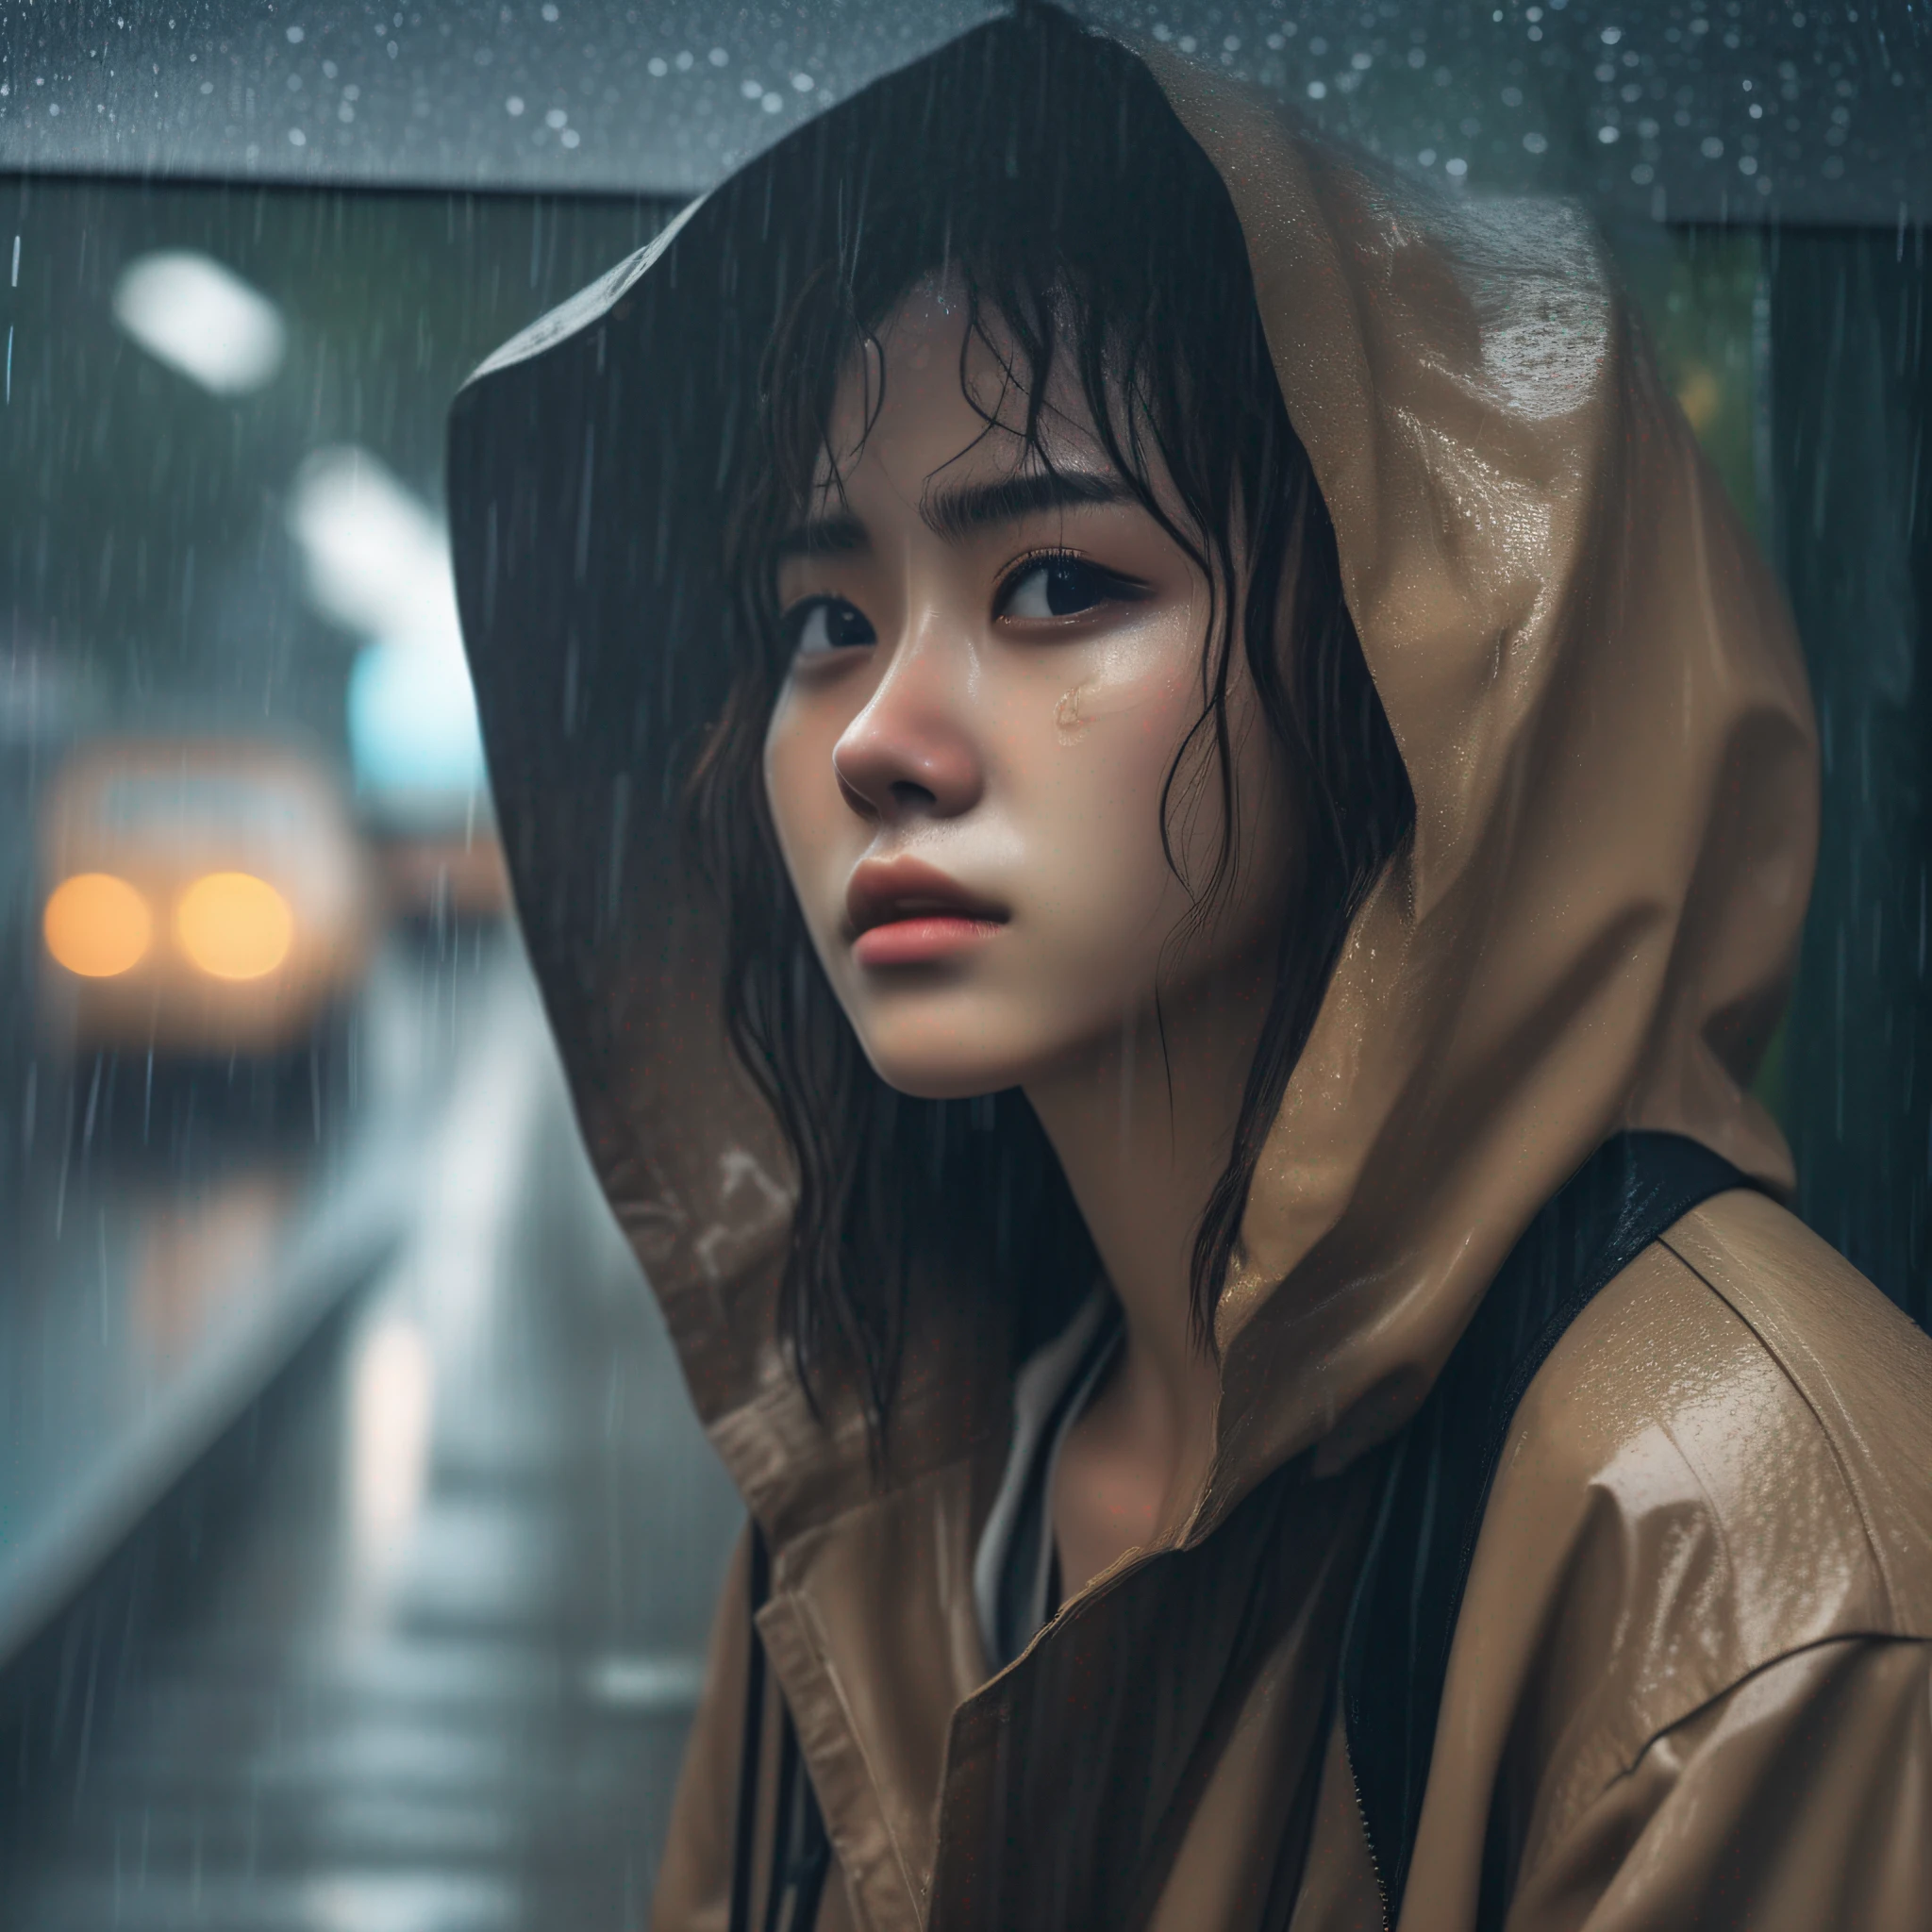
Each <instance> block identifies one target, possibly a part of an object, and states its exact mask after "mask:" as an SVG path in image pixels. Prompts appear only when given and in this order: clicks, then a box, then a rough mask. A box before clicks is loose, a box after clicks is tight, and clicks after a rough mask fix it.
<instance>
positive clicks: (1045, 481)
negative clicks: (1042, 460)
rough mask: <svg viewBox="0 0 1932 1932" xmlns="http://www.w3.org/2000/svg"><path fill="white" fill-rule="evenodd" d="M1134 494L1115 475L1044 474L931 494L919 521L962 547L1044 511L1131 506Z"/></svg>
mask: <svg viewBox="0 0 1932 1932" xmlns="http://www.w3.org/2000/svg"><path fill="white" fill-rule="evenodd" d="M1135 500H1136V499H1135V496H1134V492H1133V491H1131V490H1129V489H1128V488H1127V486H1126V484H1125V483H1124V481H1123V480H1122V479H1121V478H1120V477H1119V476H1117V475H1113V474H1112V473H1111V472H1110V471H1091V470H1044V471H1040V472H1038V473H1035V474H1032V475H1022V476H1007V477H1004V478H1002V479H1001V480H1000V481H999V482H997V483H957V484H954V485H952V486H951V487H949V488H947V489H944V490H929V491H926V493H925V497H924V501H923V502H922V503H921V504H920V506H919V515H920V520H921V521H922V522H923V523H924V525H925V526H926V528H927V529H929V530H930V531H931V532H932V533H933V535H934V536H936V537H943V538H945V539H946V540H947V541H950V542H958V541H960V539H962V538H965V537H971V536H975V535H977V534H978V532H980V531H981V530H988V529H992V528H994V527H996V526H997V525H1001V524H1018V523H1024V521H1025V520H1026V518H1028V517H1033V516H1039V515H1040V514H1041V512H1042V511H1044V510H1052V509H1077V508H1084V507H1086V506H1088V505H1091V504H1100V503H1132V502H1134V501H1135Z"/></svg>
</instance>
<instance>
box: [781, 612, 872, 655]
mask: <svg viewBox="0 0 1932 1932" xmlns="http://www.w3.org/2000/svg"><path fill="white" fill-rule="evenodd" d="M784 628H785V641H786V645H787V647H788V649H789V650H790V651H791V655H792V656H793V657H795V658H818V657H823V656H824V654H825V653H826V652H827V651H838V650H844V649H847V648H849V647H851V646H853V645H857V644H874V643H876V642H877V641H878V633H877V632H876V631H874V629H873V627H872V622H871V620H870V619H869V618H868V617H867V616H866V614H865V612H864V611H862V610H861V609H860V608H858V605H856V604H848V603H846V601H845V600H844V598H842V597H811V598H808V599H807V601H806V602H805V603H803V604H794V605H793V606H792V607H791V609H790V610H788V611H787V612H786V613H785V618H784Z"/></svg>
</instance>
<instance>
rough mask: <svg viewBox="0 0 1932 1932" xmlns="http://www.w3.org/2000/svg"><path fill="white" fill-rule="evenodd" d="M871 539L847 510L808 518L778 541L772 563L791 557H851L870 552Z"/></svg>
mask: <svg viewBox="0 0 1932 1932" xmlns="http://www.w3.org/2000/svg"><path fill="white" fill-rule="evenodd" d="M871 548H872V537H871V535H870V533H869V532H868V531H867V529H866V527H865V525H863V524H862V523H860V522H859V521H858V518H857V517H856V516H854V515H853V514H852V512H851V511H850V510H840V511H838V512H837V513H836V514H835V515H832V516H828V517H808V518H807V519H806V521H805V522H804V523H802V524H794V525H792V526H791V529H789V530H787V531H786V532H785V534H784V535H783V536H782V537H780V538H779V539H778V542H777V546H776V553H775V560H776V561H777V562H779V563H783V562H784V561H785V559H786V558H791V557H850V556H852V555H854V554H855V553H856V552H858V551H864V550H870V549H871Z"/></svg>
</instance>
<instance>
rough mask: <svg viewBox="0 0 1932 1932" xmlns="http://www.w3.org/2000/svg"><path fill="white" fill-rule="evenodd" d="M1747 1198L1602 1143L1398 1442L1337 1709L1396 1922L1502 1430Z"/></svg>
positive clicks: (1660, 1141)
mask: <svg viewBox="0 0 1932 1932" xmlns="http://www.w3.org/2000/svg"><path fill="white" fill-rule="evenodd" d="M1751 1185H1753V1184H1752V1183H1751V1182H1750V1181H1749V1180H1747V1179H1746V1178H1745V1176H1744V1175H1743V1174H1740V1173H1739V1172H1738V1170H1737V1169H1736V1168H1734V1167H1733V1166H1732V1165H1731V1164H1730V1162H1729V1161H1727V1160H1724V1159H1723V1158H1720V1157H1719V1156H1718V1155H1715V1154H1713V1153H1711V1152H1710V1150H1709V1149H1708V1148H1707V1147H1703V1146H1700V1145H1699V1144H1698V1143H1697V1142H1696V1141H1691V1140H1687V1139H1685V1138H1684V1137H1683V1136H1682V1135H1678V1134H1654V1133H1630V1134H1619V1135H1617V1136H1615V1137H1614V1138H1613V1139H1612V1140H1609V1141H1606V1142H1605V1143H1604V1145H1603V1146H1602V1147H1600V1148H1599V1149H1598V1150H1597V1151H1596V1153H1595V1154H1593V1155H1592V1156H1591V1158H1590V1159H1589V1160H1587V1161H1586V1162H1585V1163H1584V1164H1583V1166H1582V1167H1581V1168H1579V1169H1578V1170H1577V1172H1576V1173H1575V1174H1574V1175H1573V1176H1572V1177H1571V1179H1570V1180H1569V1182H1568V1183H1567V1184H1566V1185H1565V1186H1564V1187H1563V1189H1562V1191H1560V1192H1559V1193H1557V1196H1556V1197H1555V1198H1554V1199H1553V1200H1551V1201H1550V1202H1548V1203H1547V1204H1546V1205H1545V1206H1544V1208H1542V1210H1541V1213H1539V1214H1538V1215H1537V1217H1536V1219H1535V1220H1534V1221H1533V1222H1532V1223H1531V1224H1530V1225H1529V1228H1528V1230H1527V1231H1526V1232H1525V1233H1524V1237H1523V1239H1522V1240H1521V1241H1518V1242H1517V1244H1516V1246H1515V1247H1514V1248H1513V1249H1512V1250H1511V1251H1510V1254H1509V1257H1508V1259H1507V1260H1506V1261H1505V1262H1504V1264H1503V1267H1502V1270H1501V1272H1500V1273H1499V1274H1497V1276H1496V1278H1495V1281H1494V1282H1493V1283H1492V1284H1491V1287H1490V1290H1489V1291H1488V1293H1487V1294H1485V1295H1484V1297H1483V1300H1482V1303H1481V1305H1480V1307H1478V1308H1477V1310H1476V1312H1475V1315H1474V1318H1473V1319H1472V1320H1471V1322H1470V1324H1469V1327H1468V1329H1467V1330H1466V1331H1465V1332H1464V1334H1463V1337H1462V1340H1461V1341H1459V1342H1458V1343H1457V1346H1456V1350H1455V1352H1454V1354H1452V1355H1451V1356H1450V1357H1449V1361H1448V1364H1447V1366H1446V1367H1445V1368H1444V1370H1443V1372H1442V1374H1441V1378H1440V1379H1439V1380H1438V1382H1437V1383H1436V1386H1435V1388H1434V1389H1433V1390H1431V1391H1430V1392H1429V1396H1428V1399H1427V1400H1426V1401H1425V1402H1424V1404H1423V1407H1422V1408H1421V1409H1420V1411H1418V1413H1417V1415H1416V1416H1415V1419H1414V1420H1413V1421H1412V1422H1411V1423H1409V1424H1408V1425H1407V1428H1405V1429H1404V1431H1403V1432H1402V1434H1401V1436H1400V1437H1399V1438H1398V1439H1397V1441H1396V1444H1395V1447H1394V1450H1393V1454H1392V1458H1391V1467H1390V1472H1389V1476H1388V1480H1387V1483H1386V1485H1385V1487H1384V1489H1383V1492H1382V1499H1381V1504H1380V1507H1379V1510H1378V1512H1377V1516H1376V1521H1375V1526H1374V1532H1373V1534H1372V1537H1371V1541H1370V1544H1369V1551H1368V1555H1367V1557H1366V1558H1365V1559H1364V1562H1363V1565H1362V1572H1361V1575H1360V1578H1359V1580H1358V1582H1357V1586H1356V1594H1355V1601H1354V1603H1353V1605H1352V1606H1351V1607H1350V1610H1349V1619H1348V1626H1347V1630H1346V1633H1345V1636H1344V1638H1343V1643H1342V1661H1341V1707H1342V1716H1343V1722H1344V1723H1345V1724H1346V1725H1347V1729H1348V1753H1349V1758H1350V1761H1351V1764H1352V1766H1353V1768H1354V1771H1355V1778H1356V1788H1357V1793H1358V1794H1359V1796H1360V1799H1361V1807H1362V1816H1363V1820H1364V1822H1365V1824H1366V1825H1367V1827H1368V1836H1369V1845H1370V1850H1371V1852H1372V1854H1373V1856H1374V1863H1375V1871H1376V1875H1377V1877H1378V1878H1379V1879H1380V1881H1381V1884H1382V1890H1383V1897H1384V1903H1385V1905H1386V1907H1387V1908H1388V1914H1389V1920H1390V1923H1391V1924H1393V1923H1394V1922H1395V1920H1396V1918H1397V1917H1398V1916H1399V1914H1400V1912H1401V1910H1402V1895H1403V1890H1404V1887H1405V1886H1406V1885H1407V1879H1408V1864H1409V1857H1410V1854H1411V1853H1412V1852H1413V1850H1414V1848H1415V1834H1416V1826H1417V1824H1418V1823H1419V1822H1420V1820H1421V1817H1422V1808H1423V1790H1424V1785H1425V1784H1426V1783H1427V1780H1428V1774H1429V1757H1430V1753H1431V1752H1432V1750H1433V1749H1434V1746H1435V1741H1436V1720H1437V1715H1438V1712H1439V1710H1440V1707H1441V1702H1442V1684H1443V1679H1444V1677H1445V1676H1446V1674H1447V1673H1448V1667H1449V1646H1450V1643H1451V1641H1453V1639H1454V1637H1455V1635H1456V1620H1457V1615H1458V1613H1459V1612H1460V1610H1461V1607H1462V1593H1463V1589H1464V1587H1465V1585H1466V1584H1467V1582H1468V1580H1469V1566H1470V1560H1471V1558H1472V1557H1474V1554H1475V1541H1476V1535H1477V1532H1478V1531H1479V1530H1480V1528H1481V1527H1482V1519H1483V1510H1484V1508H1485V1507H1486V1506H1487V1504H1488V1502H1489V1495H1490V1484H1491V1480H1492V1479H1493V1477H1494V1475H1495V1471H1496V1463H1497V1461H1498V1459H1499V1458H1500V1457H1501V1456H1502V1453H1503V1444H1504V1441H1505V1439H1506V1438H1507V1435H1508V1433H1509V1424H1510V1421H1511V1419H1512V1418H1513V1417H1514V1415H1515V1413H1516V1407H1517V1405H1518V1404H1519V1403H1520V1402H1521V1401H1522V1400H1523V1395H1524V1391H1525V1390H1527V1389H1528V1387H1529V1384H1530V1381H1531V1379H1532V1378H1533V1377H1534V1376H1535V1374H1536V1372H1537V1371H1538V1370H1539V1369H1540V1368H1541V1367H1542V1365H1543V1362H1544V1361H1545V1359H1546V1358H1547V1357H1548V1356H1549V1353H1550V1351H1551V1350H1552V1349H1553V1348H1554V1347H1555V1346H1556V1345H1557V1341H1559V1340H1560V1339H1561V1337H1562V1335H1563V1332H1564V1330H1565V1329H1567V1328H1568V1327H1569V1326H1570V1324H1571V1323H1572V1322H1574V1320H1575V1319H1576V1317H1577V1316H1578V1315H1579V1314H1580V1313H1581V1312H1582V1311H1583V1309H1584V1308H1585V1307H1588V1306H1589V1304H1590V1302H1591V1298H1592V1297H1593V1296H1594V1295H1595V1294H1596V1293H1597V1291H1599V1290H1600V1289H1602V1288H1604V1287H1605V1286H1606V1285H1607V1283H1608V1282H1610V1281H1611V1280H1612V1279H1614V1278H1615V1276H1617V1275H1618V1274H1621V1273H1622V1272H1623V1271H1624V1268H1626V1267H1627V1266H1628V1265H1629V1264H1630V1262H1632V1261H1633V1260H1635V1259H1636V1257H1638V1255H1639V1254H1641V1252H1642V1251H1643V1249H1645V1248H1646V1247H1648V1246H1649V1245H1650V1243H1651V1242H1652V1241H1655V1240H1656V1239H1657V1237H1658V1236H1659V1235H1660V1234H1662V1233H1663V1232H1664V1230H1665V1229H1666V1228H1667V1227H1669V1226H1670V1225H1671V1224H1672V1223H1673V1222H1674V1221H1676V1220H1678V1219H1679V1218H1680V1217H1681V1216H1683V1215H1685V1214H1688V1213H1689V1212H1690V1211H1691V1208H1694V1207H1696V1206H1697V1204H1698V1203H1699V1202H1700V1201H1705V1200H1708V1199H1709V1198H1710V1196H1711V1195H1713V1194H1720V1193H1723V1192H1724V1191H1726V1190H1728V1189H1731V1188H1741V1187H1749V1186H1751ZM1507 1862H1508V1861H1507V1857H1497V1856H1493V1847H1492V1856H1491V1857H1490V1858H1487V1859H1486V1861H1485V1865H1486V1871H1485V1883H1484V1896H1483V1909H1482V1912H1481V1914H1480V1921H1479V1923H1481V1924H1500V1923H1501V1916H1502V1906H1503V1903H1504V1900H1503V1896H1502V1894H1503V1891H1504V1890H1506V1889H1507V1882H1508V1880H1507V1871H1506V1870H1505V1867H1506V1866H1507Z"/></svg>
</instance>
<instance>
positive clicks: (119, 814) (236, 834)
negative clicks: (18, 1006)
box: [40, 737, 372, 1059]
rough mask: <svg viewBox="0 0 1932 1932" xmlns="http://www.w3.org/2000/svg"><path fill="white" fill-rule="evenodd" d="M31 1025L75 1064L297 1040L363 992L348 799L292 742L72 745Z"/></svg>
mask: <svg viewBox="0 0 1932 1932" xmlns="http://www.w3.org/2000/svg"><path fill="white" fill-rule="evenodd" d="M40 869H41V877H42V893H41V936H42V1018H43V1022H44V1026H45V1030H46V1031H47V1032H48V1033H50V1034H51V1035H52V1036H53V1038H54V1039H55V1040H56V1041H67V1042H71V1044H72V1047H73V1050H74V1051H75V1053H84V1052H92V1051H95V1050H98V1049H102V1048H122V1049H140V1050H151V1051H153V1052H154V1053H156V1054H157V1055H158V1056H162V1057H167V1058H184V1059H187V1058H208V1057H210V1056H214V1055H221V1054H231V1053H242V1054H249V1055H261V1056H272V1055H277V1054H283V1053H287V1052H289V1051H291V1050H292V1049H296V1048H299V1047H301V1046H303V1045H304V1044H306V1043H307V1042H308V1041H309V1040H310V1039H311V1037H312V1036H313V1034H314V1032H315V1030H316V1029H317V1027H318V1026H319V1025H320V1024H321V1023H322V1022H323V1020H324V1019H325V1017H326V1016H327V1015H328V1014H329V1013H330V1012H331V1011H332V1010H333V1009H335V1008H337V1007H339V1006H340V1005H341V1003H342V1002H343V1001H344V1000H345V999H346V997H347V996H348V995H349V994H350V993H351V992H352V991H354V990H355V989H356V988H357V987H358V985H359V983H360V981H361V978H362V974H363V971H364V968H365V966H366V964H367V961H368V958H369V952H370V945H371V941H372V903H371V901H372V894H371V889H370V878H369V867H368V863H367V860H366V858H365V857H364V854H363V850H362V847H361V844H360V841H359V840H358V834H357V832H356V829H355V825H354V823H353V821H352V818H351V815H350V812H349V808H348V804H347V801H346V799H345V797H344V795H343V791H342V787H341V784H340V782H339V781H338V780H337V778H336V777H335V775H334V774H333V773H332V772H331V771H330V769H329V767H328V766H327V765H325V763H323V762H322V761H321V760H320V759H318V758H314V757H312V756H310V755H309V754H308V753H306V752H303V751H301V750H299V749H297V748H295V747H294V746H292V745H290V744H287V743H283V742H279V741H270V740H258V741H251V740H246V739H237V738H212V737H210V738H181V739H164V738H125V739H114V740H103V741H96V742H94V743H92V744H90V745H87V746H85V747H83V748H82V749H81V750H80V751H78V752H76V753H75V755H74V756H73V757H72V758H70V759H69V760H68V762H67V763H66V765H65V766H64V767H63V768H62V769H61V770H60V772H59V773H58V775H57V777H56V778H55V779H54V781H53V783H52V785H51V786H50V787H49V789H48V791H47V793H46V794H45V798H44V801H43V805H42V812H41V822H40Z"/></svg>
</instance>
